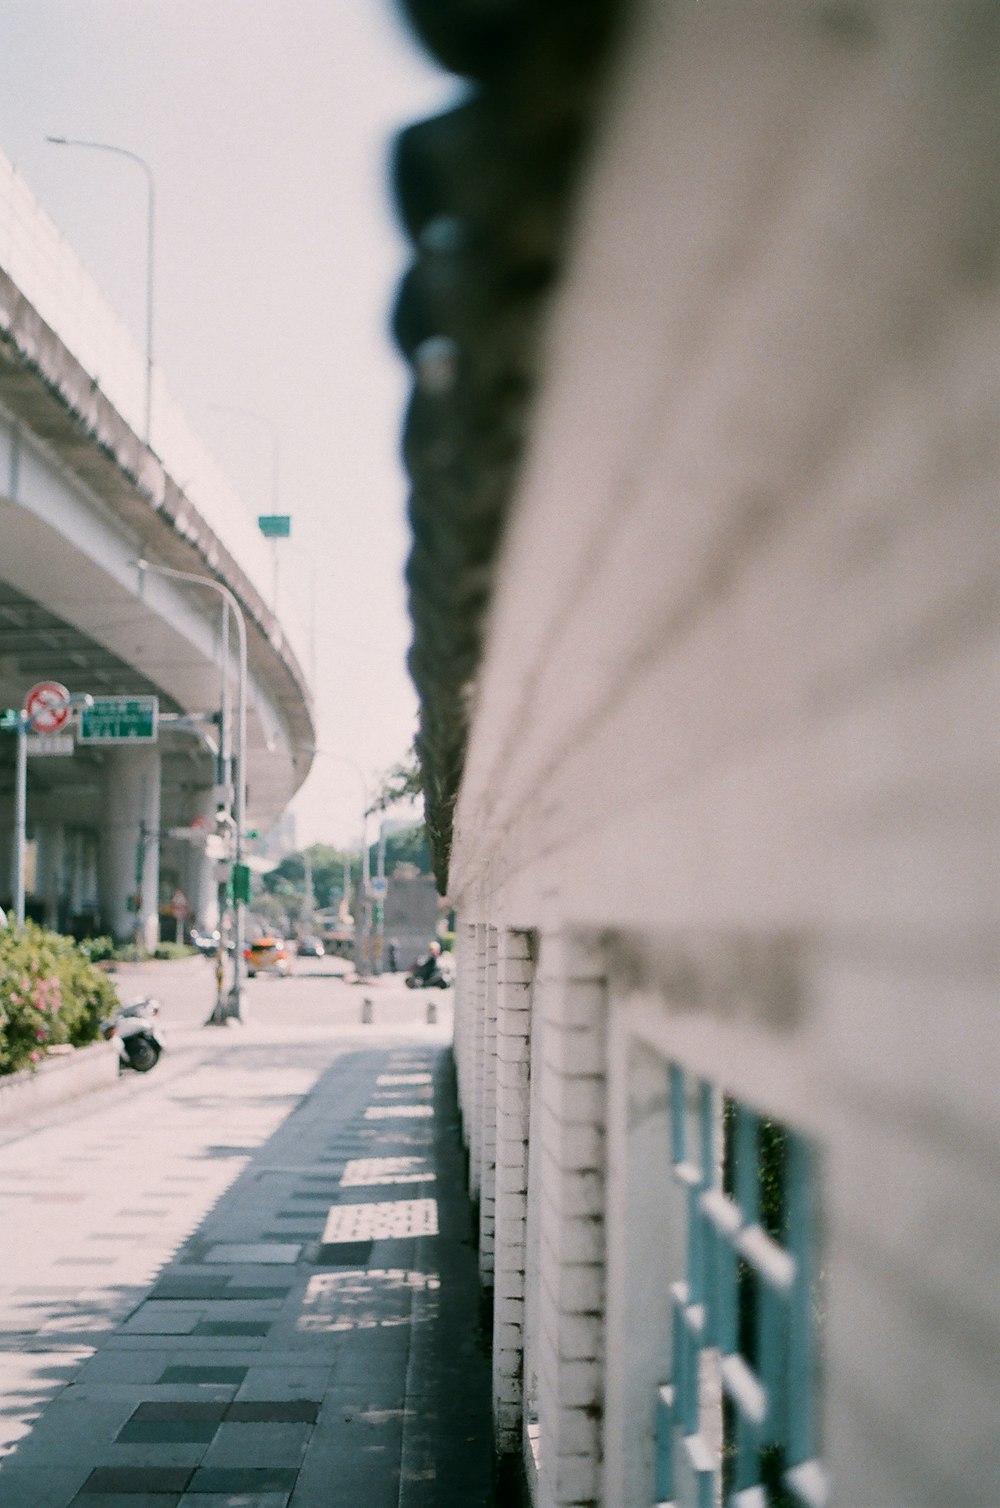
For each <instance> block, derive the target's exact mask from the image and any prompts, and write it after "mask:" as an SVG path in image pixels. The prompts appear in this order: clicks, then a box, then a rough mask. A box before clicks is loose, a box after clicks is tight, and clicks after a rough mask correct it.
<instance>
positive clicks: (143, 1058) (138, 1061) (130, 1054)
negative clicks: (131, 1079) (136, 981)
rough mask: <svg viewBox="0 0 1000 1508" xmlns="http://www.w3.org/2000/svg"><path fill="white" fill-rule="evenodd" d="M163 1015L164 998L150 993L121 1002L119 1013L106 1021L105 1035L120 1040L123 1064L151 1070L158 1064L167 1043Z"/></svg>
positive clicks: (103, 1023)
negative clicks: (140, 997)
mask: <svg viewBox="0 0 1000 1508" xmlns="http://www.w3.org/2000/svg"><path fill="white" fill-rule="evenodd" d="M159 1015H160V1002H159V1001H158V1000H155V999H154V998H153V997H152V996H151V995H146V996H143V998H142V999H141V1000H132V1001H130V1002H129V1004H128V1005H123V1006H120V1007H119V1010H118V1014H117V1016H115V1017H114V1018H113V1019H112V1020H110V1021H104V1022H102V1024H101V1032H102V1035H103V1036H104V1037H106V1038H109V1039H110V1040H112V1041H113V1042H114V1043H115V1044H116V1046H117V1048H118V1057H119V1060H120V1062H121V1066H122V1067H123V1068H134V1069H135V1071H136V1073H148V1072H149V1070H150V1069H151V1068H155V1067H156V1065H157V1063H158V1062H159V1060H160V1053H161V1052H162V1051H163V1049H164V1048H165V1047H166V1045H167V1043H166V1038H165V1036H164V1033H163V1027H162V1026H161V1025H160V1022H159Z"/></svg>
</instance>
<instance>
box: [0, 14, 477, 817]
mask: <svg viewBox="0 0 1000 1508" xmlns="http://www.w3.org/2000/svg"><path fill="white" fill-rule="evenodd" d="M455 87H456V86H455V83H454V81H453V80H451V79H449V78H448V77H447V75H445V74H443V73H442V72H441V71H440V70H439V69H438V68H437V67H436V65H434V64H433V62H432V61H431V60H429V59H428V58H426V56H425V55H424V54H423V53H422V52H421V51H420V50H419V47H418V44H417V43H416V42H415V41H414V40H413V39H412V38H411V36H410V34H409V32H408V31H407V30H406V29H405V25H404V23H403V22H402V20H401V19H400V16H399V14H398V12H397V11H396V9H395V7H394V5H393V4H392V3H391V0H2V3H0V150H2V151H3V152H4V153H5V154H6V156H7V157H8V158H10V159H11V160H12V161H13V163H14V164H15V166H16V167H17V169H18V171H19V173H20V174H21V176H22V178H23V179H24V180H25V181H26V183H27V185H28V187H29V188H30V189H31V191H32V193H33V194H34V195H35V197H36V198H37V199H38V200H39V201H40V203H41V205H42V206H43V208H44V209H45V210H46V212H47V213H48V214H49V215H50V216H51V218H52V219H53V220H54V221H55V223H56V224H57V225H58V226H59V228H60V230H61V231H62V232H63V234H64V236H65V238H66V240H67V241H68V242H69V244H70V245H71V246H72V247H73V249H74V250H75V251H76V252H77V254H78V255H79V256H80V258H81V260H82V261H83V262H84V264H85V265H86V266H87V268H88V269H89V271H90V272H91V273H92V274H93V276H94V277H95V278H96V280H97V281H98V283H99V284H100V285H101V287H102V288H103V289H104V291H105V292H106V293H108V295H109V298H110V300H111V302H112V303H113V305H114V306H115V308H116V309H117V311H118V313H119V314H120V315H121V316H122V318H123V319H124V320H125V322H126V324H127V325H128V327H129V329H130V330H131V331H132V332H133V333H134V335H135V339H136V342H137V344H139V345H140V347H141V346H142V345H143V342H144V338H145V337H144V331H145V276H146V250H145V245H146V243H145V234H146V189H145V180H144V178H143V176H142V174H141V172H140V171H139V170H138V169H137V168H136V167H135V166H133V165H132V164H130V163H128V162H127V161H125V160H124V159H122V158H120V157H115V156H112V155H111V154H108V153H104V152H95V151H86V150H83V149H79V148H67V147H57V146H52V145H50V144H48V143H47V142H46V140H45V138H46V136H48V135H60V136H66V137H81V138H85V139H90V140H95V141H104V142H110V143H113V144H115V145H118V146H121V147H125V148H128V149H129V150H131V151H133V152H136V153H138V154H139V155H140V156H141V157H144V158H145V159H146V161H147V162H148V163H149V165H150V167H151V169H152V171H153V175H154V179H155V185H156V236H155V263H156V270H155V299H154V325H155V335H154V345H155V354H156V360H157V363H158V365H159V366H160V368H161V369H162V370H163V373H164V375H165V378H166V381H167V383H168V385H169V387H170V389H171V391H172V393H173V395H174V397H175V398H176V399H177V400H178V401H179V402H180V404H181V406H182V407H183V409H184V410H185V412H186V414H187V417H188V419H189V421H190V422H191V425H192V427H193V428H194V429H195V430H197V432H198V433H199V434H200V435H201V436H202V438H203V439H204V440H205V442H206V443H207V445H208V446H209V448H210V450H211V451H212V452H213V453H214V454H215V456H216V457H217V458H218V460H219V462H220V463H221V465H222V467H223V469H224V470H225V472H226V473H227V474H228V476H229V477H230V478H231V480H232V481H233V483H234V484H235V486H236V488H237V490H238V492H239V494H240V497H241V499H243V500H244V501H245V504H246V507H247V510H248V513H249V514H250V515H251V516H253V517H256V516H257V515H258V514H261V513H270V512H272V511H274V499H273V493H272V487H273V471H272V462H273V459H274V439H273V437H274V436H276V437H277V449H278V471H277V474H278V506H277V511H279V512H282V513H288V514H290V515H291V519H292V535H291V538H290V540H289V541H287V542H283V543H282V544H281V545H280V546H279V548H280V549H281V556H280V558H279V573H280V582H279V610H280V604H281V602H282V601H285V600H289V599H291V598H295V599H296V600H297V601H298V603H299V605H301V604H302V603H303V602H309V603H311V604H313V606H312V608H311V611H310V612H308V613H306V614H305V617H306V618H307V620H311V624H312V628H311V631H309V632H308V633H307V634H306V642H305V644H304V645H303V650H304V652H303V654H302V659H303V662H304V668H305V669H306V671H307V673H310V672H311V671H312V670H313V668H315V679H314V682H313V684H314V689H315V694H316V706H317V722H318V744H319V747H320V749H321V750H323V751H324V752H323V753H321V754H319V755H317V757H316V759H315V761H314V764H313V770H312V773H311V774H310V776H309V779H308V780H307V782H306V783H305V785H304V786H303V788H302V790H301V791H300V792H299V794H298V795H297V797H296V798H295V801H294V803H293V807H292V809H293V811H294V812H295V814H296V821H297V832H298V839H299V841H300V843H312V842H334V843H347V842H351V841H354V840H355V839H356V838H357V835H358V833H359V831H360V825H361V823H360V811H361V807H362V805H363V802H362V782H363V781H365V782H367V783H368V784H369V786H370V785H371V784H372V783H373V782H375V781H377V778H378V775H379V774H380V772H382V771H384V770H386V769H387V768H388V767H389V766H391V765H393V764H394V763H396V762H397V761H398V760H400V759H401V758H402V757H403V756H404V755H405V753H406V751H407V749H408V747H409V744H410V742H411V740H412V737H413V733H414V731H415V726H416V697H415V693H414V691H413V688H412V685H411V683H410V680H409V677H408V674H407V671H406V668H405V663H404V659H405V654H406V649H407V647H408V644H409V635H410V630H409V622H408V619H407V617H406V608H405V591H404V586H403V580H402V569H403V564H404V560H405V556H406V551H407V548H408V539H407V530H406V523H405V513H404V510H405V500H406V480H405V476H404V474H403V472H402V469H401V466H400V462H399V436H400V430H401V425H402V416H403V410H404V406H405V403H406V397H407V390H408V378H407V373H406V370H405V368H404V367H403V365H402V363H401V361H400V360H399V358H398V356H397V355H396V353H395V351H394V349H393V347H392V345H391V342H390V340H389V337H388V333H387V329H388V319H389V314H390V310H391V306H392V301H393V298H394V296H395V289H396V285H397V283H398V280H399V277H400V276H401V274H402V272H403V270H404V268H405V265H406V259H407V250H406V245H405V242H404V240H403V238H402V236H401V234H400V231H399V228H398V225H397V223H396V220H395V216H394V211H393V208H392V201H391V196H390V190H389V183H388V172H387V165H388V152H389V147H390V142H391V138H392V136H393V134H394V132H395V131H396V130H398V129H399V128H400V127H402V126H405V125H407V124H409V123H410V122H412V121H413V120H416V119H419V118H420V117H422V116H425V115H428V114H433V113H435V112H436V111H437V110H439V109H441V108H443V107H444V106H446V105H447V103H448V102H449V100H450V99H452V98H453V97H454V93H455ZM233 408H238V409H241V410H245V411H248V412H249V413H250V414H252V415H257V416H259V417H257V418H248V417H246V416H245V415H243V414H234V413H232V412H227V410H231V409H233ZM262 585H269V584H268V583H265V584H262ZM359 771H360V776H359V773H358V772H359Z"/></svg>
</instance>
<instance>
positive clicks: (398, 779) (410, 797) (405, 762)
mask: <svg viewBox="0 0 1000 1508" xmlns="http://www.w3.org/2000/svg"><path fill="white" fill-rule="evenodd" d="M423 794H424V773H423V770H422V769H421V767H420V758H419V756H418V754H417V746H416V743H413V744H412V745H411V746H410V750H409V753H408V754H407V755H406V757H405V758H404V759H401V760H400V761H399V763H398V764H394V765H393V766H392V768H391V769H389V770H387V771H386V773H385V774H384V775H383V776H382V780H381V783H380V785H379V788H378V790H377V791H376V792H375V796H374V799H373V800H372V804H371V806H370V807H369V808H368V813H369V816H371V815H372V814H373V813H375V812H384V811H387V810H388V808H389V807H390V806H395V805H396V803H397V802H399V801H416V800H417V799H418V798H419V797H421V796H423Z"/></svg>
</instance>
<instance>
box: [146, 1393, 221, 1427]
mask: <svg viewBox="0 0 1000 1508" xmlns="http://www.w3.org/2000/svg"><path fill="white" fill-rule="evenodd" d="M228 1408H229V1405H228V1404H227V1403H224V1402H223V1401H222V1400H221V1399H214V1398H205V1399H202V1398H186V1399H180V1400H171V1399H166V1398H154V1399H149V1400H146V1401H144V1402H142V1403H140V1404H139V1405H138V1406H137V1407H136V1409H135V1411H134V1412H133V1413H132V1415H131V1417H130V1420H129V1422H130V1423H131V1422H132V1421H133V1420H144V1421H151V1420H164V1419H188V1420H190V1419H201V1420H211V1419H214V1420H215V1421H216V1423H221V1422H222V1420H223V1419H224V1418H225V1416H226V1413H227V1411H228Z"/></svg>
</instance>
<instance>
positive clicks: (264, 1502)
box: [178, 1491, 288, 1508]
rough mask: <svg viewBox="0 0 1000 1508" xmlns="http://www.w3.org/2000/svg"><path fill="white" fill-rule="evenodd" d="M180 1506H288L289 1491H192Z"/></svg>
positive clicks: (279, 1507)
mask: <svg viewBox="0 0 1000 1508" xmlns="http://www.w3.org/2000/svg"><path fill="white" fill-rule="evenodd" d="M178 1508H288V1493H287V1492H284V1491H282V1492H196V1493H195V1492H192V1493H188V1494H186V1495H185V1496H184V1497H182V1498H181V1500H180V1504H179V1505H178Z"/></svg>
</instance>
